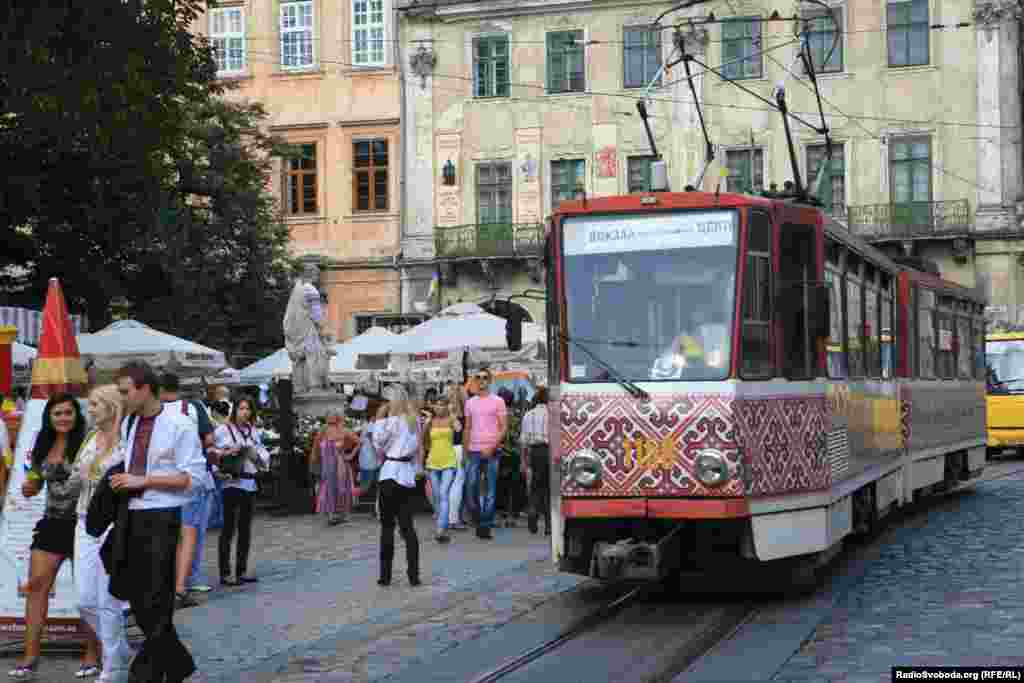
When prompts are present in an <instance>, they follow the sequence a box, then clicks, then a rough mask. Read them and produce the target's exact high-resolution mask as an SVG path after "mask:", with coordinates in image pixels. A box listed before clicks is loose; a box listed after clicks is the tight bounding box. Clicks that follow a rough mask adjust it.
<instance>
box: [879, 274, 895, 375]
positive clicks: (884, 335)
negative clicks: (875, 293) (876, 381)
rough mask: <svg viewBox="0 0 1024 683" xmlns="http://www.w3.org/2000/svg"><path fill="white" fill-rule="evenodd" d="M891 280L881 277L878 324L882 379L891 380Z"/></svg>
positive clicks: (892, 373)
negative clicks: (880, 304)
mask: <svg viewBox="0 0 1024 683" xmlns="http://www.w3.org/2000/svg"><path fill="white" fill-rule="evenodd" d="M892 306H893V297H892V278H891V277H889V276H888V275H886V274H883V275H882V319H881V322H880V323H879V326H880V328H881V329H880V330H879V332H880V334H881V336H880V337H879V338H880V340H881V347H882V377H883V378H884V379H892V377H893V375H894V374H895V368H896V344H895V331H894V330H893V324H892Z"/></svg>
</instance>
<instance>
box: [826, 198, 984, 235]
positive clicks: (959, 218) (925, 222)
mask: <svg viewBox="0 0 1024 683" xmlns="http://www.w3.org/2000/svg"><path fill="white" fill-rule="evenodd" d="M846 218H847V221H848V225H849V227H850V231H851V232H852V233H854V234H855V235H859V236H861V237H863V238H865V239H869V240H889V239H913V238H915V237H953V236H956V235H963V234H966V233H968V232H970V230H971V207H970V203H969V202H968V200H966V199H956V200H952V201H945V202H908V203H906V204H867V205H862V206H851V207H848V210H847V214H846Z"/></svg>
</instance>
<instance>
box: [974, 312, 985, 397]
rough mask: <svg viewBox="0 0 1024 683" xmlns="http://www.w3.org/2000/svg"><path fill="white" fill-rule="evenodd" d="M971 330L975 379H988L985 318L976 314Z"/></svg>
mask: <svg viewBox="0 0 1024 683" xmlns="http://www.w3.org/2000/svg"><path fill="white" fill-rule="evenodd" d="M979 308H980V307H979ZM972 322H973V324H972V325H971V332H973V333H974V379H977V380H981V381H985V380H987V379H988V363H987V362H986V361H985V318H983V317H982V315H981V314H980V313H979V314H976V316H975V318H974V320H973V321H972Z"/></svg>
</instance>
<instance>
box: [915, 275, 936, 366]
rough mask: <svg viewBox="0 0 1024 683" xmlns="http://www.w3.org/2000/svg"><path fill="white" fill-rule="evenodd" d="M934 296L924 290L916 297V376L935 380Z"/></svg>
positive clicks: (932, 293)
mask: <svg viewBox="0 0 1024 683" xmlns="http://www.w3.org/2000/svg"><path fill="white" fill-rule="evenodd" d="M934 313H935V294H934V292H929V291H928V290H926V289H920V290H918V296H917V337H918V344H917V358H918V366H917V374H918V377H923V378H925V379H934V378H935V318H934Z"/></svg>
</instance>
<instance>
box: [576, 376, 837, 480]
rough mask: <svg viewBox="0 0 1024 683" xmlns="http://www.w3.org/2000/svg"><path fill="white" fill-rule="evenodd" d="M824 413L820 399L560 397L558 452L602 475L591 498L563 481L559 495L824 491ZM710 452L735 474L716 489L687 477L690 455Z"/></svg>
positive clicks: (691, 469) (690, 473)
mask: <svg viewBox="0 0 1024 683" xmlns="http://www.w3.org/2000/svg"><path fill="white" fill-rule="evenodd" d="M827 411H828V406H827V404H826V400H825V397H824V396H810V397H808V396H799V397H779V398H766V399H746V398H741V399H737V398H735V397H733V396H721V395H717V394H709V395H701V394H686V395H681V396H679V397H670V398H655V399H654V400H653V401H652V402H649V403H640V402H637V401H636V400H635V399H633V398H630V397H628V396H627V397H623V396H621V395H605V394H601V395H567V396H563V398H562V400H561V405H560V413H561V425H562V430H561V443H560V451H561V453H562V454H566V455H568V454H571V453H573V452H575V451H577V450H579V449H582V448H590V449H593V450H594V451H595V452H597V453H598V455H599V456H601V458H602V464H603V467H602V484H601V486H600V487H599V488H597V489H596V490H595V489H585V488H582V487H580V486H577V485H575V484H574V483H573V482H571V481H570V480H568V479H565V480H563V482H562V492H563V494H564V495H576V496H609V497H610V496H623V495H631V496H666V495H671V496H678V495H688V496H713V497H729V496H740V495H744V494H753V495H766V494H775V493H783V492H790V491H808V490H819V489H823V488H827V487H828V485H829V483H830V476H829V473H830V462H829V460H828V458H827V455H826V442H825V438H824V433H825V429H826V425H827V421H826V417H827ZM741 446H742V450H741V448H740V447H741ZM711 448H713V449H715V450H717V451H719V452H721V453H722V454H723V455H724V456H725V458H726V460H727V461H728V463H729V466H730V470H731V471H733V472H734V473H736V474H737V476H735V477H734V478H733V479H732V480H730V481H729V483H727V484H726V485H725V486H723V487H721V488H715V489H710V488H707V487H705V486H703V485H702V484H701V483H700V482H699V481H698V480H697V479H696V477H695V476H694V474H693V472H694V462H695V460H696V458H697V455H698V454H699V453H700V452H701V451H702V450H704V449H711ZM670 453H674V454H675V455H674V458H670V457H669V454H670ZM741 453H742V456H741ZM744 482H745V484H746V485H744Z"/></svg>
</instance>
